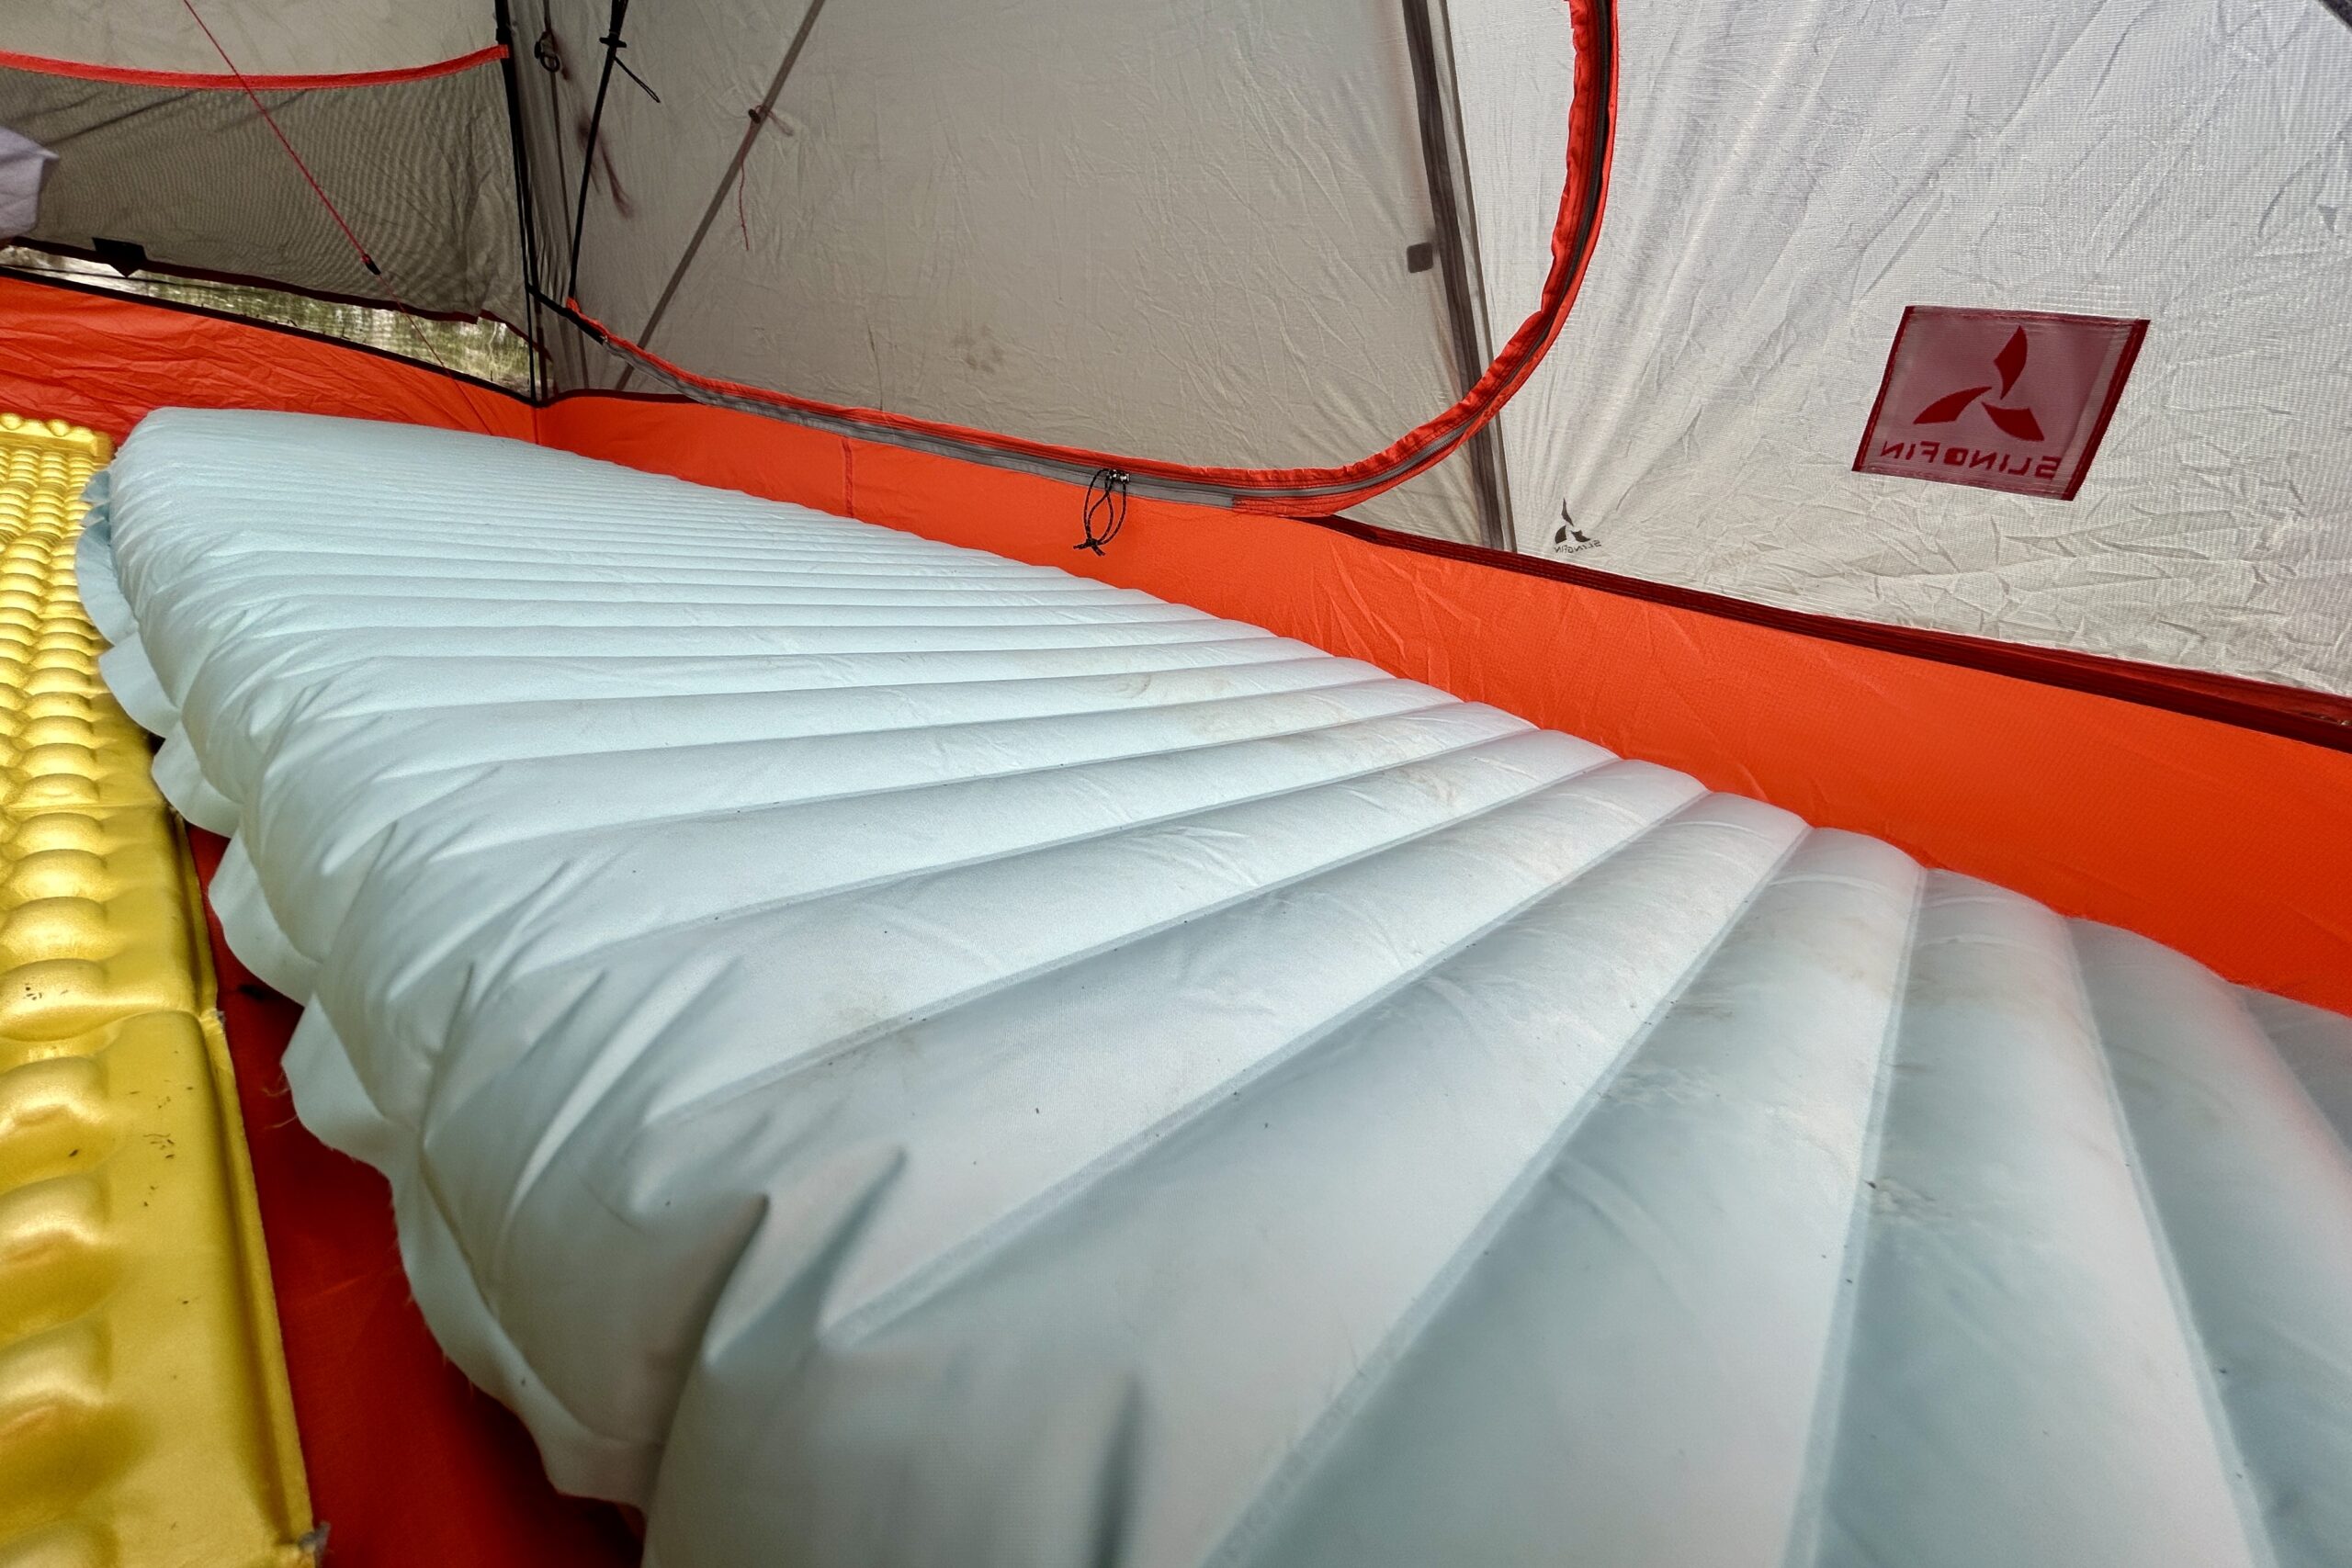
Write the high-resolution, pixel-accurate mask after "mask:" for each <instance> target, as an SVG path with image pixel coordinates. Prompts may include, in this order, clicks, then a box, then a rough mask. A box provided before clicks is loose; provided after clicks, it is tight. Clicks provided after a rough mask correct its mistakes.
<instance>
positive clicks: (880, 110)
mask: <svg viewBox="0 0 2352 1568" xmlns="http://www.w3.org/2000/svg"><path fill="white" fill-rule="evenodd" d="M606 9H607V8H606V6H605V4H604V3H603V0H561V3H559V4H557V5H555V6H553V7H552V10H551V13H550V14H551V17H552V20H553V27H554V30H555V33H556V35H557V37H558V39H559V40H560V46H561V52H562V60H563V71H562V73H561V75H560V77H559V78H557V79H556V80H555V81H554V82H553V83H552V84H550V82H549V81H548V77H547V75H546V73H544V72H541V71H538V70H537V69H536V68H533V69H530V70H527V71H526V82H525V85H524V93H525V97H526V124H527V125H528V127H529V131H528V134H529V135H530V136H531V138H532V139H533V141H534V142H535V143H536V144H537V145H536V146H535V156H534V169H535V177H536V179H537V181H538V182H539V185H540V187H541V188H540V191H539V197H540V202H541V205H542V207H543V208H545V207H547V206H548V205H550V204H551V203H550V200H549V198H550V196H551V195H552V196H554V197H557V198H558V199H556V200H555V201H554V202H553V203H552V205H557V206H560V207H561V208H562V209H565V210H566V214H567V218H568V211H569V208H570V206H571V202H572V200H573V197H574V195H575V193H576V189H577V181H578V179H579V171H580V160H581V156H582V150H583V147H584V145H585V130H586V124H587V121H588V118H589V117H590V115H591V112H592V109H593V105H594V94H595V87H596V81H597V75H598V68H599V66H600V64H601V56H602V51H601V49H600V48H599V47H598V45H597V43H596V39H598V37H599V36H600V35H601V33H602V32H603V30H604V26H605V16H606ZM806 16H807V10H806V7H805V6H804V5H803V3H802V0H703V3H699V4H690V5H670V6H661V7H658V8H654V7H641V8H639V10H637V11H635V12H632V14H631V16H630V17H629V21H628V29H627V37H628V49H627V51H626V52H625V54H624V55H623V57H622V58H623V61H624V62H625V63H626V64H628V66H629V67H630V68H632V69H633V70H635V71H636V72H637V73H639V75H640V76H642V77H643V78H644V79H645V80H646V82H648V83H650V85H652V86H653V87H654V88H655V89H656V90H657V91H659V92H660V94H661V101H660V102H658V103H657V102H655V101H654V100H653V99H652V98H650V96H647V95H646V94H645V93H643V92H642V91H640V90H639V88H638V87H637V86H635V85H632V84H631V83H630V82H628V80H627V79H626V78H623V77H618V76H616V78H615V80H614V84H613V85H612V88H611V90H610V92H609V94H608V96H607V99H606V104H605V113H604V118H603V122H602V134H601V137H600V141H601V144H602V146H603V148H604V152H603V154H602V156H601V157H600V160H599V164H598V167H597V172H596V175H595V177H594V188H592V190H591V192H590V195H589V198H588V206H587V216H586V222H585V229H584V235H583V239H582V245H581V257H582V259H581V265H580V286H579V290H578V292H579V295H580V299H581V301H582V306H583V308H584V309H585V310H587V312H588V313H589V314H591V315H593V316H594V317H596V318H597V319H599V320H601V321H605V323H606V324H607V325H609V326H611V327H612V328H613V329H614V330H616V332H618V333H621V334H623V335H624V336H627V337H629V338H632V339H635V340H636V341H639V342H640V343H644V344H647V346H649V347H650V348H651V349H652V350H653V351H654V352H656V353H658V354H661V355H664V356H665V357H668V358H671V359H673V360H675V361H676V362H678V363H679V364H681V365H684V366H685V367H689V368H691V369H693V370H695V371H696V372H699V373H701V374H704V375H708V376H714V377H718V378H724V379H729V380H734V381H740V382H744V383H747V384H750V385H753V386H758V387H763V388H770V389H780V390H785V391H789V392H792V393H795V394H797V395H800V396H805V397H810V398H815V399H819V400H824V401H827V402H831V403H837V404H843V405H849V406H854V407H864V408H878V409H884V410H888V411H890V412H897V413H907V414H913V415H918V416H921V417H923V418H928V419H933V420H940V421H945V422H948V423H956V424H963V425H969V426H975V427H978V428H981V429H986V430H990V431H998V432H1003V433H1005V434H1012V435H1015V436H1020V437H1023V438H1026V439H1031V440H1038V441H1048V442H1058V443H1065V444H1069V445H1075V446H1089V447H1094V448H1099V449H1102V450H1105V451H1110V452H1115V453H1122V454H1127V455H1131V456H1136V457H1153V458H1161V459H1167V460H1170V461H1177V462H1186V463H1197V464H1206V465H1214V466H1227V467H1250V468H1289V467H1304V466H1310V465H1328V464H1337V463H1344V462H1348V461H1351V460H1353V459H1355V458H1358V457H1363V456H1365V455H1366V454H1368V453H1371V452H1374V451H1376V450H1378V449H1380V448H1381V447H1383V446H1386V445H1387V444H1388V443H1389V442H1391V441H1393V440H1394V439H1395V438H1396V437H1397V436H1398V435H1400V434H1404V433H1405V432H1406V431H1408V430H1409V429H1411V428H1413V427H1414V426H1416V425H1418V424H1419V423H1422V422H1423V421H1425V420H1427V419H1429V418H1430V417H1431V416H1433V415H1435V414H1436V413H1438V412H1440V411H1441V410H1442V409H1444V408H1445V407H1447V406H1448V405H1450V404H1451V403H1453V401H1454V400H1455V399H1456V398H1458V397H1459V396H1460V395H1461V393H1462V391H1463V390H1464V381H1463V378H1462V377H1461V373H1460V369H1459V367H1458V366H1457V364H1456V362H1455V358H1454V355H1453V349H1452V345H1451V340H1450V339H1449V337H1448V335H1447V324H1446V316H1445V298H1444V291H1443V289H1444V285H1443V280H1442V276H1440V274H1439V273H1438V272H1437V271H1436V270H1434V269H1432V270H1426V271H1421V272H1418V273H1417V272H1413V271H1410V270H1408V257H1407V253H1408V249H1409V248H1410V247H1412V246H1414V245H1416V244H1420V243H1426V242H1428V241H1430V239H1431V237H1432V215H1431V208H1430V193H1429V179H1428V174H1427V171H1426V168H1425V166H1424V163H1423V157H1422V150H1421V143H1420V138H1419V129H1418V117H1417V113H1416V104H1415V97H1414V85H1413V76H1412V68H1411V62H1410V60H1409V57H1408V53H1407V49H1406V39H1405V19H1404V13H1403V9H1402V7H1401V6H1399V5H1397V3H1396V0H1282V3H1279V4H1275V3H1271V0H1205V3H1204V4H1199V5H1194V6H1185V7H1170V6H1165V5H1162V4H1159V3H1157V0H1114V3H1110V4H1102V5H1094V6H1087V7H1085V8H1083V10H1082V11H1080V9H1079V8H1075V7H1072V6H1069V5H1067V4H1063V3H1061V0H1022V3H1017V4H1010V5H1005V6H967V5H958V4H954V3H952V0H908V3H905V4H899V5H892V6H855V5H844V4H833V5H831V6H824V7H823V8H822V9H821V10H820V12H819V13H818V15H817V16H816V17H815V19H814V21H813V23H812V24H811V25H810V26H809V29H808V33H807V38H806V42H805V44H804V46H803V48H802V50H801V51H800V53H799V55H798V57H797V60H795V62H794V63H793V66H792V69H791V72H790V73H789V75H788V77H787V78H786V81H785V84H784V86H783V90H782V92H781V94H780V95H779V96H777V98H776V100H775V114H774V116H773V117H772V118H770V119H769V120H768V122H767V124H766V125H765V127H764V129H763V130H762V131H761V132H760V134H759V135H758V136H757V137H756V138H754V140H753V142H752V150H751V152H750V154H749V156H748V158H747V159H746V160H745V162H744V164H743V165H742V168H741V174H740V176H739V177H738V178H737V179H736V180H732V181H730V180H728V179H727V178H726V177H725V176H726V175H727V171H728V169H729V164H730V161H731V160H732V159H733V157H734V155H735V153H736V151H737V149H738V147H739V146H740V145H741V143H742V141H743V137H744V132H745V130H746V128H747V126H748V125H749V123H750V111H751V110H752V107H754V106H757V105H759V104H761V103H762V102H763V99H765V97H766V96H767V94H768V91H769V88H770V85H771V84H772V83H773V81H774V80H775V74H776V72H777V68H778V66H779V64H780V63H781V62H783V60H784V59H785V58H786V54H787V52H788V51H790V49H791V46H792V42H793V39H794V38H795V36H796V34H797V33H798V31H799V29H800V24H801V22H802V20H803V18H804V17H806ZM536 27H537V19H536V14H535V8H533V7H526V8H525V9H524V10H523V11H521V12H520V13H518V17H517V28H518V30H520V31H522V32H524V33H526V34H527V33H530V32H532V31H533V30H534V29H535V28H536ZM1561 27H1562V29H1563V31H1564V32H1565V28H1566V22H1565V19H1564V18H1563V19H1562V21H1561ZM550 85H553V86H554V87H555V90H556V99H557V101H556V103H555V104H550V101H549V97H548V88H549V86H550ZM559 138H560V139H559ZM550 171H554V177H552V178H551V177H550V174H549V172H550ZM559 182H560V186H561V188H560V191H558V189H557V186H558V184H559ZM616 189H617V192H618V196H619V199H616V197H615V192H616ZM715 198H716V200H717V202H718V209H717V212H716V217H715V219H714V220H713V221H712V223H711V225H710V227H709V229H708V231H707V232H706V233H705V234H704V236H703V238H702V241H701V243H700V244H699V245H698V246H697V245H695V234H696V231H697V229H698V228H699V227H700V226H701V225H702V223H703V220H704V218H705V214H706V212H707V211H710V210H711V209H712V203H713V202H714V199H715ZM551 238H552V239H553V244H552V247H551V249H550V250H549V253H548V254H549V257H550V265H555V266H561V265H565V264H566V262H567V261H568V256H567V254H566V253H567V251H568V235H563V236H551ZM690 250H691V251H692V253H693V260H692V262H691V264H690V265H689V266H688V267H687V269H686V271H685V272H684V277H683V281H681V282H680V283H679V285H678V286H677V287H676V288H675V289H674V290H673V291H671V292H670V294H669V299H668V302H667V304H666V306H664V305H663V304H662V300H663V296H664V293H665V290H668V289H669V285H670V282H671V279H672V277H673V274H675V273H676V271H677V269H678V267H679V265H680V261H681V258H682V257H684V256H685V255H687V254H688V253H689V251H690ZM1539 254H1540V246H1539ZM657 310H659V315H658V320H657V319H656V312H657ZM617 370H618V367H617V366H610V365H608V366H607V367H605V368H604V370H603V372H602V377H603V379H604V380H605V384H610V382H611V380H612V379H614V378H616V373H617ZM639 384H642V382H641V378H639ZM1368 514H1369V515H1373V516H1374V517H1377V518H1382V519H1383V520H1387V521H1393V522H1397V523H1398V524H1399V525H1408V526H1415V527H1418V528H1419V529H1421V530H1422V531H1425V532H1433V533H1442V534H1448V535H1451V536H1454V537H1460V538H1471V537H1475V536H1476V516H1475V509H1474V506H1473V503H1472V502H1471V500H1470V496H1469V489H1468V475H1467V472H1466V468H1465V466H1464V465H1463V464H1461V463H1459V462H1453V463H1449V464H1447V465H1446V466H1445V468H1444V469H1443V471H1442V473H1441V474H1440V475H1438V476H1437V477H1435V478H1433V479H1430V480H1429V481H1427V482H1425V484H1424V485H1423V486H1421V487H1419V488H1418V489H1417V490H1416V492H1415V495H1414V498H1413V500H1412V502H1410V503H1409V504H1408V505H1407V506H1405V507H1403V508H1401V509H1400V507H1399V506H1398V504H1397V503H1395V502H1392V503H1390V505H1389V506H1388V507H1387V508H1385V509H1383V508H1381V507H1380V506H1379V505H1378V504H1377V503H1375V504H1374V508H1373V509H1372V511H1371V512H1370V513H1368Z"/></svg>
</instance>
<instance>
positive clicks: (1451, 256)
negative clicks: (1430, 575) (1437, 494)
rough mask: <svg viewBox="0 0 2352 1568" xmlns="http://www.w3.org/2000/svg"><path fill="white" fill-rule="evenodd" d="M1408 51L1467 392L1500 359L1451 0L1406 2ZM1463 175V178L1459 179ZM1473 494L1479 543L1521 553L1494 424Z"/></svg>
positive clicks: (1484, 438)
mask: <svg viewBox="0 0 2352 1568" xmlns="http://www.w3.org/2000/svg"><path fill="white" fill-rule="evenodd" d="M1404 7H1405V47H1406V51H1407V52H1408V54H1409V55H1410V56H1411V57H1412V63H1413V98H1414V103H1415V106H1416V107H1417V108H1418V110H1419V119H1420V131H1421V164H1422V166H1423V168H1424V169H1425V170H1426V171H1427V172H1428V175H1429V185H1430V213H1431V215H1432V217H1433V218H1434V219H1435V220H1436V223H1437V261H1438V266H1439V269H1440V271H1441V273H1442V276H1443V278H1444V282H1445V314H1446V325H1447V327H1448V329H1449V332H1450V333H1451V335H1452V337H1453V359H1454V366H1455V368H1456V372H1457V374H1459V375H1460V377H1461V378H1462V388H1461V389H1462V390H1463V391H1464V392H1467V391H1468V390H1469V389H1471V388H1473V387H1475V386H1476V385H1477V384H1478V378H1480V377H1481V376H1484V375H1485V374H1486V373H1487V362H1488V361H1489V360H1491V359H1492V358H1493V357H1494V355H1493V350H1492V345H1491V344H1489V342H1488V338H1487V330H1486V315H1487V311H1486V290H1485V288H1484V287H1483V279H1482V278H1481V277H1480V276H1479V275H1478V256H1477V228H1476V220H1475V218H1474V217H1473V216H1472V210H1471V205H1470V189H1469V158H1468V154H1467V151H1466V149H1465V148H1464V145H1463V141H1462V116H1461V112H1460V104H1461V98H1460V89H1459V85H1458V84H1457V83H1456V81H1455V78H1454V73H1453V24H1452V22H1451V20H1450V19H1449V18H1448V17H1447V15H1446V11H1445V0H1404ZM1457 171H1459V174H1458V175H1457ZM1464 448H1465V450H1464V456H1465V457H1467V458H1468V459H1469V463H1470V486H1471V492H1472V494H1473V496H1474V497H1475V498H1476V505H1477V508H1478V542H1479V543H1480V544H1482V545H1484V546H1486V547H1487V548H1489V549H1497V550H1515V549H1517V548H1518V547H1519V542H1518V538H1517V531H1516V529H1515V528H1514V527H1513V526H1512V521H1511V506H1510V470H1509V468H1507V467H1506V465H1505V463H1504V460H1503V450H1502V438H1501V432H1500V431H1499V430H1498V429H1497V427H1496V425H1495V423H1494V422H1492V421H1488V422H1487V423H1486V424H1484V425H1481V426H1480V427H1479V428H1478V429H1477V430H1476V431H1474V432H1473V433H1472V434H1471V435H1470V438H1469V440H1468V441H1467V442H1465V443H1464Z"/></svg>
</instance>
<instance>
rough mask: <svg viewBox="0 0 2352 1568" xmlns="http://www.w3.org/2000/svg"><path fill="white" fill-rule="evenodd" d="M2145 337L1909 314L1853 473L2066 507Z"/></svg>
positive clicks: (2108, 327)
mask: <svg viewBox="0 0 2352 1568" xmlns="http://www.w3.org/2000/svg"><path fill="white" fill-rule="evenodd" d="M2147 327H2148V323H2147V322H2146V321H2125V320H2117V319H2114V318H2110V317H2106V316H2059V315H2051V314H2047V313H2044V312H2041V311H2029V310H2018V311H2002V310H1953V309H1948V308H1944V307H1939V306H1932V305H1914V306H1912V307H1911V308H1910V309H1909V310H1905V312H1904V313H1903V322H1902V324H1901V325H1900V326H1899V327H1897V328H1896V329H1895V333H1894V347H1893V349H1891V350H1890V351H1889V353H1888V355H1887V364H1886V377H1885V378H1884V379H1883V381H1882V382H1881V383H1880V385H1879V395H1878V402H1877V404H1876V406H1875V407H1873V408H1872V409H1871V420H1870V424H1869V426H1868V428H1867V429H1865V431H1864V432H1863V434H1862V446H1861V450H1860V452H1858V453H1856V454H1855V457H1854V468H1856V470H1857V471H1859V472H1861V473H1871V474H1894V475H1899V476H1902V477H1904V478H1906V479H1938V480H1941V481H1943V482H1944V483H1947V484H1962V485H1974V486H1977V487H1979V488H1981V489H1985V490H2006V491H2016V492H2018V494H2021V495H2041V496H2052V497H2056V498H2059V499H2071V498H2072V497H2073V496H2074V494H2075V491H2078V490H2079V489H2081V487H2082V482H2083V476H2084V474H2085V473H2086V471H2087V470H2088V468H2089V467H2090V460H2091V457H2092V455H2093V454H2094V453H2096V452H2097V451H2098V444H2099V440H2100V437H2102V436H2103V435H2104V434H2106V432H2107V425H2108V421H2109V419H2110V418H2111V417H2112V416H2113V414H2114V412H2115V405H2116V401H2117V400H2118V399H2119V398H2120V397H2121V395H2122V391H2123V382H2124V378H2126V377H2128V376H2129V375H2130V374H2131V362H2132V360H2133V358H2134V357H2135V356H2136V355H2138V353H2139V350H2140V342H2141V339H2142V338H2143V336H2144V335H2145V334H2146V332H2147Z"/></svg>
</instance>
